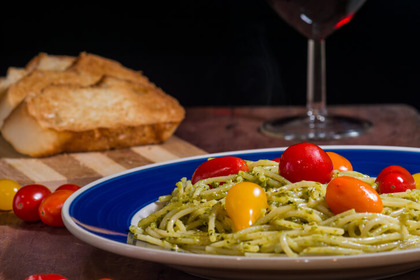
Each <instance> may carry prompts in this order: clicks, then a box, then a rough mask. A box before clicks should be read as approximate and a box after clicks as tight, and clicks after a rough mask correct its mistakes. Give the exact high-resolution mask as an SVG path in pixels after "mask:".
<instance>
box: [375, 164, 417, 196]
mask: <svg viewBox="0 0 420 280" xmlns="http://www.w3.org/2000/svg"><path fill="white" fill-rule="evenodd" d="M375 182H376V183H377V184H378V191H379V193H394V192H405V191H406V190H409V189H415V188H416V181H415V180H414V178H413V176H412V175H411V174H410V172H408V170H407V169H405V168H404V167H402V166H399V165H391V166H388V167H386V168H384V169H383V170H382V171H381V172H380V173H379V175H378V177H376V180H375Z"/></svg>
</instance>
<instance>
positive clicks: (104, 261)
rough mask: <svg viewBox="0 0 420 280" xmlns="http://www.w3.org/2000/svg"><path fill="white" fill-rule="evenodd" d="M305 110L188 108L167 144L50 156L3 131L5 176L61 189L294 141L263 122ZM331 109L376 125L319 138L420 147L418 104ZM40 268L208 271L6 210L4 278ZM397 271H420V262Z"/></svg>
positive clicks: (109, 272) (111, 272)
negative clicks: (273, 133) (136, 254)
mask: <svg viewBox="0 0 420 280" xmlns="http://www.w3.org/2000/svg"><path fill="white" fill-rule="evenodd" d="M301 112H303V111H302V108H300V107H239V108H227V107H218V108H209V107H200V108H187V114H186V119H185V120H184V122H183V123H182V124H181V125H180V127H179V129H178V130H177V132H176V134H175V136H174V137H172V138H171V139H170V140H169V141H167V142H166V143H164V144H162V145H152V146H143V147H133V148H129V149H121V150H114V151H108V152H102V153H77V154H62V155H58V156H54V157H50V158H43V159H31V158H27V157H24V156H22V155H19V154H18V153H16V152H14V151H13V149H12V148H11V147H10V146H8V144H7V143H5V142H4V141H3V140H1V139H0V140H1V141H0V177H3V178H11V179H15V180H17V181H18V182H19V183H21V184H22V185H24V184H28V183H33V182H40V183H43V184H45V185H47V186H48V187H49V188H50V189H52V190H53V189H54V188H56V187H57V186H58V185H59V184H61V183H65V182H74V183H78V184H81V185H84V184H87V183H89V182H91V181H93V180H96V179H98V178H101V177H104V176H107V175H110V174H113V173H116V172H119V171H122V170H126V169H129V168H133V167H136V166H140V165H145V164H149V163H153V162H159V161H164V160H170V159H174V158H181V157H186V156H191V155H198V154H205V153H206V152H207V153H213V152H224V151H233V150H243V149H255V148H267V147H283V146H289V145H291V144H293V143H296V142H297V141H286V140H282V139H274V138H270V137H267V136H264V135H262V134H261V133H260V132H259V126H260V124H261V123H262V122H263V121H264V120H268V119H272V118H276V117H282V116H289V115H292V114H298V113H301ZM330 112H331V113H337V114H341V115H350V116H356V117H360V118H366V119H369V120H370V121H371V122H372V123H373V128H372V129H371V131H370V132H369V133H367V134H365V135H363V136H361V137H358V138H353V139H345V140H334V141H318V142H315V143H316V144H320V145H324V144H332V145H348V144H351V145H353V144H354V145H390V146H410V147H420V115H419V113H418V112H417V111H416V110H415V109H414V108H413V107H410V106H407V105H401V104H391V105H363V106H360V105H358V106H336V107H332V108H331V109H330ZM419 261H420V259H419ZM36 273H58V274H61V275H63V276H65V277H67V278H69V279H74V280H76V279H81V280H83V279H89V280H95V279H100V278H105V277H106V278H111V279H114V280H115V279H127V280H131V279H146V280H148V279H175V280H176V279H186V280H192V279H200V278H198V277H195V276H192V275H189V274H186V273H184V272H181V271H178V270H176V269H173V268H170V267H167V266H165V265H161V264H157V263H152V262H148V261H144V260H137V259H132V258H128V257H123V256H119V255H116V254H113V253H109V252H106V251H103V250H100V249H97V248H94V247H92V246H90V245H88V244H86V243H84V242H82V241H80V240H78V239H77V238H76V237H74V236H73V235H71V234H70V233H69V232H68V231H67V229H66V228H53V227H49V226H45V225H43V224H42V223H25V222H22V221H20V220H19V219H18V218H16V216H15V215H14V214H13V212H10V211H3V212H0V280H5V279H13V280H15V279H16V280H23V279H25V277H27V276H29V275H31V274H36ZM389 279H394V280H395V279H404V280H408V279H420V270H417V271H413V272H409V273H406V274H403V275H399V276H393V277H391V278H389Z"/></svg>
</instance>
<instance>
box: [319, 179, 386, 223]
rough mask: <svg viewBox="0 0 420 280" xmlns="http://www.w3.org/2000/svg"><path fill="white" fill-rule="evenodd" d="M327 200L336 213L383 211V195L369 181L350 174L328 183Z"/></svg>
mask: <svg viewBox="0 0 420 280" xmlns="http://www.w3.org/2000/svg"><path fill="white" fill-rule="evenodd" d="M325 201H326V202H327V204H328V206H329V207H330V209H331V211H332V212H333V213H334V214H336V215H337V214H339V213H341V212H344V211H347V210H350V209H354V210H355V211H356V212H359V213H363V212H370V213H381V212H382V209H383V204H382V200H381V197H380V196H379V194H378V193H377V192H376V190H375V189H374V188H372V187H371V186H370V185H369V184H368V183H366V182H363V181H361V180H359V179H357V178H354V177H349V176H341V177H336V178H334V179H332V180H331V182H329V183H328V185H327V192H326V194H325Z"/></svg>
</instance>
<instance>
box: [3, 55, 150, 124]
mask: <svg viewBox="0 0 420 280" xmlns="http://www.w3.org/2000/svg"><path fill="white" fill-rule="evenodd" d="M26 69H27V71H28V72H29V74H27V75H26V76H24V77H23V78H22V79H20V80H18V81H16V82H15V83H13V84H11V85H10V86H9V87H8V88H7V89H6V91H5V93H4V94H3V96H0V127H1V126H2V125H3V122H4V119H5V118H6V117H7V116H8V115H9V114H10V112H11V111H12V110H13V109H14V108H15V107H16V106H17V105H18V104H19V103H20V102H21V101H22V100H23V99H24V98H25V97H26V96H28V95H37V94H38V93H39V92H40V91H41V90H42V89H43V88H45V87H46V86H48V85H51V84H74V85H82V86H89V85H92V84H94V83H96V82H98V81H99V80H100V79H101V78H102V77H103V76H104V75H108V76H113V77H117V78H121V79H125V80H129V81H133V82H136V83H138V84H143V85H145V86H150V85H151V84H152V83H151V82H150V81H149V80H148V79H147V77H145V76H144V75H142V73H141V72H140V71H134V70H131V69H129V68H126V67H124V66H123V65H121V64H120V63H118V62H116V61H114V60H111V59H107V58H104V57H101V56H97V55H93V54H89V53H85V52H83V53H81V54H80V55H79V56H78V57H77V58H73V57H67V56H50V55H46V54H43V53H41V54H40V55H38V56H37V57H35V58H33V59H32V60H31V61H30V62H29V63H28V64H27V66H26Z"/></svg>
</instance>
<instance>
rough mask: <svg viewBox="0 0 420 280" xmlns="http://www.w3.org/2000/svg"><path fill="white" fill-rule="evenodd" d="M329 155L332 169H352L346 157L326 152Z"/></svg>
mask: <svg viewBox="0 0 420 280" xmlns="http://www.w3.org/2000/svg"><path fill="white" fill-rule="evenodd" d="M326 153H327V155H328V156H329V157H330V159H331V161H332V164H333V169H334V170H338V171H353V166H352V164H351V163H350V161H349V160H348V159H346V158H345V157H343V156H342V155H340V154H337V153H335V152H326Z"/></svg>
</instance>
